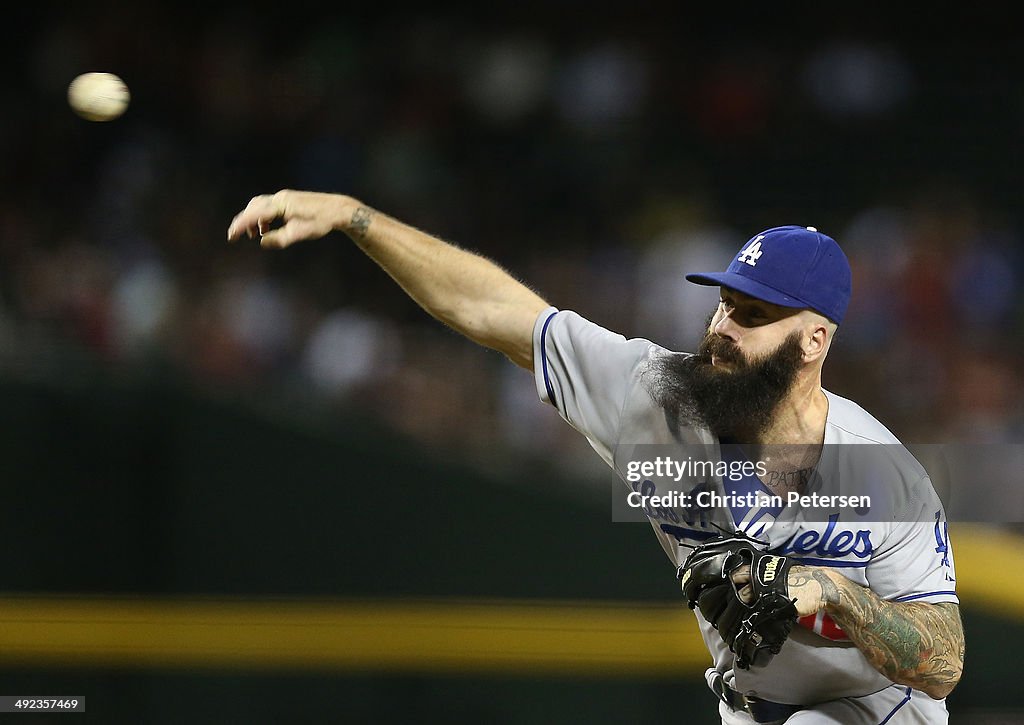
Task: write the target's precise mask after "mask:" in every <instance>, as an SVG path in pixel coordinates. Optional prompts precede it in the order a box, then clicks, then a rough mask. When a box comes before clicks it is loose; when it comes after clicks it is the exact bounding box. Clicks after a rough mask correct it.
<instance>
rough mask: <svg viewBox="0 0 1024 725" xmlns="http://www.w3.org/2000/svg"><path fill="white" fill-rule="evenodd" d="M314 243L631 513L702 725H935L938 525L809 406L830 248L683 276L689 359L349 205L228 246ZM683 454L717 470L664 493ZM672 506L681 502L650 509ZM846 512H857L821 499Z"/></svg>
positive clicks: (959, 644)
mask: <svg viewBox="0 0 1024 725" xmlns="http://www.w3.org/2000/svg"><path fill="white" fill-rule="evenodd" d="M331 231H342V232H344V233H345V234H347V235H348V236H349V237H350V238H351V239H352V240H353V241H354V242H355V243H356V244H357V245H358V246H359V248H360V249H362V250H363V251H364V252H365V253H366V254H367V255H368V256H370V257H371V258H372V259H373V260H374V261H375V262H376V263H377V264H379V265H380V266H381V267H382V268H383V269H384V270H385V271H386V272H387V273H388V274H389V275H390V276H391V277H392V278H393V279H394V280H395V281H396V282H397V283H398V284H399V285H400V286H401V287H402V288H403V289H404V290H405V291H406V292H407V293H408V294H409V295H410V296H411V297H412V298H413V299H414V300H415V301H416V302H417V303H418V304H419V305H421V306H422V307H423V308H424V309H425V310H426V311H427V312H429V313H430V314H431V315H433V316H434V317H435V318H437V319H438V320H440V321H442V322H443V323H445V324H447V325H449V326H451V327H452V328H454V329H455V330H457V331H458V332H460V333H462V334H463V335H465V336H466V337H468V338H469V339H471V340H473V341H475V342H477V343H479V344H481V345H485V346H487V347H489V348H492V349H494V350H498V351H499V352H501V353H503V354H505V355H506V356H507V357H508V358H509V359H510V360H511V361H512V362H514V363H515V364H517V365H519V366H521V367H523V368H525V369H527V370H532V371H533V373H534V376H535V381H536V386H537V391H538V394H539V396H540V398H541V400H542V401H544V402H547V403H549V404H550V405H552V406H554V407H555V408H556V409H557V410H558V412H559V414H560V415H561V416H562V417H563V418H564V419H565V420H566V421H567V422H568V423H569V424H570V425H572V426H573V427H574V428H576V429H577V430H578V431H579V432H580V433H582V434H583V435H584V436H586V438H587V439H588V440H589V441H590V443H591V445H592V446H593V448H594V449H595V450H596V452H597V453H598V454H599V455H600V456H601V457H602V458H603V459H604V461H605V462H606V463H607V464H608V465H609V466H610V467H611V468H613V469H614V470H615V471H616V472H617V473H618V475H619V476H620V477H621V478H622V480H623V482H624V483H625V485H626V492H627V494H628V495H629V497H630V499H640V500H641V501H640V503H641V504H642V506H643V512H644V513H645V514H646V516H647V518H648V520H649V521H650V523H651V525H652V527H653V530H654V532H655V534H656V536H657V538H658V540H659V542H660V543H661V545H662V547H663V549H664V550H665V552H666V553H667V554H668V557H669V559H670V561H671V562H672V564H673V566H674V567H675V568H676V571H677V573H678V576H679V577H680V579H681V580H682V587H683V591H684V594H685V595H686V598H687V601H688V604H689V605H690V606H691V607H692V608H693V609H694V611H695V615H696V618H697V621H698V623H699V626H700V628H701V632H702V635H703V638H704V641H705V644H706V645H707V647H708V650H709V653H710V655H711V659H712V666H711V667H710V668H709V669H708V671H707V673H706V678H707V681H708V685H709V687H710V689H711V690H712V691H713V692H714V693H715V695H717V697H718V708H719V713H720V715H721V719H722V722H723V723H726V724H728V725H732V724H733V723H751V722H759V723H781V722H787V723H797V724H802V725H810V724H812V723H844V724H854V725H869V724H872V725H881V723H922V724H923V723H929V724H934V723H944V722H947V720H948V716H947V711H946V706H945V700H944V698H945V697H946V695H948V694H949V692H950V691H951V690H952V689H953V688H954V687H955V686H956V684H957V682H958V681H959V678H960V675H961V672H962V669H963V658H964V635H963V629H962V625H961V621H960V615H959V608H958V599H957V595H956V590H955V570H954V565H953V554H952V550H951V548H950V545H949V537H948V532H947V529H946V521H945V514H944V511H943V507H942V504H941V502H940V500H939V498H938V496H937V495H936V494H935V490H934V488H933V487H932V485H931V482H930V481H929V479H928V476H927V474H926V472H925V471H924V469H923V468H922V467H921V466H920V464H919V463H918V462H917V461H916V460H915V459H914V458H913V457H912V456H911V455H910V454H909V453H907V452H906V449H904V448H903V447H902V446H901V445H900V443H899V441H898V440H897V438H896V437H895V436H894V435H893V434H892V433H891V432H890V431H889V430H887V429H886V428H885V427H884V426H883V425H882V424H881V423H879V422H878V421H877V420H876V419H875V418H873V417H872V416H871V415H870V414H868V413H867V412H866V411H865V410H863V409H862V408H860V407H859V406H858V405H856V404H855V403H853V402H851V401H849V400H846V399H844V398H841V397H839V396H837V395H835V394H833V393H831V392H828V391H826V390H823V389H822V387H821V371H822V364H823V362H824V360H825V358H826V355H827V353H828V350H829V346H830V345H831V343H832V340H833V337H834V336H835V334H836V330H837V328H838V325H839V324H840V323H841V322H842V320H843V316H844V314H845V311H846V307H847V303H848V301H849V297H850V293H851V275H850V267H849V264H848V262H847V259H846V257H845V255H844V254H843V252H842V251H841V250H840V248H839V246H838V245H837V244H836V242H835V241H834V240H833V239H832V238H830V237H829V236H827V235H825V234H823V233H821V232H818V231H817V230H816V229H814V228H813V227H800V226H786V227H777V228H773V229H768V230H765V231H763V232H761V233H760V234H757V235H755V236H754V237H753V238H752V239H750V240H749V241H748V242H746V243H745V244H744V245H742V247H741V248H740V249H739V251H738V253H737V254H736V256H735V257H734V258H733V259H732V261H731V263H730V264H729V265H728V268H727V269H726V271H725V272H711V273H700V274H690V275H687V279H689V280H690V281H691V282H695V283H697V284H704V285H715V286H718V287H719V288H720V292H721V295H720V297H721V299H720V303H719V304H718V307H717V309H715V310H714V311H713V314H712V315H711V317H710V319H709V322H708V328H707V334H706V336H705V338H704V340H703V341H702V342H701V344H700V345H699V347H698V350H697V351H696V353H693V354H690V353H675V352H670V351H668V350H666V349H664V348H662V347H660V346H658V345H656V344H654V343H652V342H650V341H648V340H643V339H627V338H625V337H623V336H621V335H619V334H616V333H613V332H610V331H608V330H606V329H604V328H602V327H600V326H598V325H596V324H594V323H593V322H590V321H588V320H587V319H585V318H583V317H582V316H580V315H579V314H577V313H575V312H573V311H569V310H559V309H557V308H555V307H553V306H551V305H550V304H549V303H548V302H547V301H545V300H544V299H542V298H541V297H540V296H538V294H537V293H535V292H534V291H533V290H531V289H530V288H529V287H527V286H526V285H524V284H522V283H520V282H519V281H517V280H516V279H514V278H513V277H512V276H511V275H510V274H508V273H507V272H505V271H504V270H503V269H502V268H501V267H499V266H498V265H497V264H495V263H494V262H492V261H490V260H488V259H486V258H484V257H482V256H480V255H477V254H475V253H473V252H470V251H467V250H465V249H461V248H459V247H457V246H455V245H453V244H450V243H447V242H444V241H442V240H440V239H438V238H436V237H433V236H431V235H429V234H426V233H424V232H422V231H419V230H417V229H415V228H413V227H411V226H409V225H406V224H404V223H402V222H400V221H398V220H395V219H393V218H391V217H388V216H386V215H385V214H382V213H380V212H378V211H376V210H374V209H372V208H370V207H368V206H366V205H365V204H362V203H361V202H360V201H358V200H356V199H353V198H351V197H348V196H342V195H333V194H322V193H315V192H303V191H280V192H278V193H276V194H273V195H262V196H257V197H254V198H253V199H252V200H251V201H250V202H249V204H248V205H247V206H246V207H245V209H244V210H243V211H242V212H240V213H239V214H238V215H237V216H235V218H234V219H233V220H232V222H231V225H230V226H229V228H228V239H229V240H230V241H234V240H237V239H239V238H241V237H242V236H243V235H247V236H249V237H250V238H253V237H259V239H260V243H261V245H262V246H263V247H267V248H283V247H287V246H289V245H291V244H294V243H296V242H299V241H302V240H305V239H313V238H318V237H322V236H324V235H326V234H328V233H329V232H331ZM687 447H689V448H687ZM685 450H689V451H695V450H701V451H704V452H712V453H714V455H715V456H717V458H718V461H717V464H718V465H722V466H725V468H724V469H718V470H716V471H715V472H714V473H713V474H712V475H708V473H707V469H706V468H705V469H702V470H701V471H698V472H696V473H693V472H692V471H684V470H683V468H682V467H681V466H680V460H683V459H687V460H683V463H690V462H692V461H690V460H688V459H691V458H693V456H691V455H684V454H683V451H685ZM667 452H674V453H675V455H676V457H677V459H678V460H676V462H675V464H672V463H671V462H670V461H669V460H668V459H669V456H668V455H667ZM648 454H650V455H648ZM653 454H657V455H653ZM867 454H872V455H867ZM645 456H646V460H644V457H645ZM712 463H715V462H714V461H712ZM673 465H675V468H673V467H672V466H673ZM865 470H866V473H865ZM674 472H680V473H678V475H673V473H674ZM851 482H852V484H851ZM851 485H852V488H851ZM673 486H674V487H675V488H676V489H677V490H676V491H674V493H676V494H677V495H678V496H689V497H690V498H691V501H689V502H683V503H679V504H678V505H676V504H674V503H669V504H667V505H665V504H659V503H658V501H657V500H656V499H655V498H654V497H655V496H657V495H658V494H666V493H672V491H671V490H670V489H671V488H672V487H673ZM856 493H870V494H871V495H872V498H873V500H872V502H871V503H870V504H864V503H863V502H862V501H861V498H862V497H858V496H854V495H850V496H848V497H847V498H848V499H849V500H851V501H854V502H856V505H844V504H843V501H844V500H846V499H844V498H843V497H842V496H840V495H838V494H856ZM791 495H792V496H796V497H797V498H798V499H799V497H804V498H803V499H800V503H799V504H798V505H790V503H791V502H790V496H791ZM810 496H815V497H820V499H819V498H815V499H814V501H813V502H812V503H810V504H807V503H805V502H806V501H807V500H809V499H808V498H807V497H810ZM645 497H646V498H645ZM694 499H696V500H697V501H696V504H694V501H693V500H694ZM820 502H823V503H820ZM865 505H866V506H867V508H865ZM866 511H867V512H868V513H866ZM710 698H711V695H709V701H710V702H713V700H711V699H710Z"/></svg>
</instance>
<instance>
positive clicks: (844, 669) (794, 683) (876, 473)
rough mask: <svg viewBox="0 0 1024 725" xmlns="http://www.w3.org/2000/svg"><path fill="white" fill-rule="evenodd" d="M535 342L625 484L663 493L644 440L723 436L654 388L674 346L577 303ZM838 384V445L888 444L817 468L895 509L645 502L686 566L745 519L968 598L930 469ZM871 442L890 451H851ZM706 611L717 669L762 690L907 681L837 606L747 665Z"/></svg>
mask: <svg viewBox="0 0 1024 725" xmlns="http://www.w3.org/2000/svg"><path fill="white" fill-rule="evenodd" d="M533 342H534V371H535V380H536V386H537V392H538V394H539V396H540V398H541V399H542V400H543V401H545V402H547V403H550V404H551V405H553V406H554V407H555V408H556V409H557V410H558V412H559V413H560V414H561V416H562V417H563V418H564V419H565V420H566V421H567V422H568V423H569V424H570V425H572V426H573V427H574V428H575V429H576V430H578V431H579V432H580V433H582V434H583V435H584V436H586V438H587V440H589V442H590V444H591V445H592V446H593V448H594V449H595V450H596V451H597V453H598V455H600V456H601V458H603V459H604V461H605V462H606V463H607V464H608V465H609V466H610V467H611V468H612V469H614V470H615V472H616V473H617V474H618V476H619V478H621V479H622V481H623V482H624V483H625V484H626V492H625V493H629V492H638V491H641V488H640V487H641V486H647V487H648V489H646V492H648V493H649V492H651V491H655V488H654V487H655V486H656V485H658V484H657V483H656V482H652V480H650V479H645V480H644V481H642V482H639V481H637V480H636V479H637V477H636V476H630V475H628V474H629V473H630V472H632V471H633V469H631V468H630V463H631V462H632V461H635V460H636V458H637V456H638V455H641V454H642V452H643V451H651V450H669V449H670V448H671V447H673V446H674V447H676V449H678V447H679V446H680V445H681V444H684V445H685V444H693V445H697V446H703V447H705V448H708V447H710V448H714V447H715V446H718V445H719V442H718V441H717V439H716V438H715V437H714V436H713V435H712V434H711V432H710V431H708V430H707V429H703V428H697V427H693V426H689V427H688V426H685V425H684V426H678V425H673V424H672V422H670V421H669V419H668V418H667V416H666V415H665V411H664V410H663V409H662V408H661V407H660V406H659V405H658V404H657V403H655V402H654V400H653V399H652V397H651V395H650V392H649V390H648V388H647V387H646V386H645V373H646V372H647V371H648V368H649V364H650V362H651V361H652V360H654V359H655V358H657V357H658V356H661V355H665V354H670V353H669V351H667V350H666V349H665V348H663V347H660V346H659V345H656V344H654V343H652V342H650V341H649V340H644V339H626V338H625V337H623V336H621V335H618V334H615V333H613V332H610V331H608V330H606V329H604V328H602V327H600V326H599V325H596V324H594V323H592V322H590V321H588V320H586V319H584V318H583V317H581V316H580V315H578V314H576V313H575V312H571V311H568V310H562V311H559V310H557V309H555V308H553V307H551V308H548V309H547V310H545V311H544V312H542V313H541V315H540V316H539V317H538V319H537V322H536V325H535V329H534V340H533ZM825 395H826V396H827V398H828V414H827V419H826V424H825V448H824V450H826V451H827V450H845V449H849V450H858V451H865V450H871V451H878V454H877V455H876V456H874V458H873V459H872V463H871V464H870V465H869V466H868V468H872V469H873V471H872V474H871V475H868V476H864V475H863V474H862V473H861V474H859V475H860V477H859V478H857V476H858V471H855V470H853V469H855V468H858V467H861V468H862V467H864V464H863V460H864V459H863V457H859V456H850V455H836V456H833V458H832V460H826V456H825V455H823V456H822V460H821V462H820V464H819V465H818V466H817V470H818V472H819V473H820V474H821V483H822V486H823V488H822V491H828V490H829V486H830V485H831V484H830V482H832V481H840V480H841V481H847V482H848V481H850V480H854V479H856V480H859V481H864V486H865V487H866V488H864V489H863V490H867V491H870V492H871V493H873V494H874V496H875V501H876V503H875V505H874V508H873V510H874V511H876V512H878V511H881V512H884V515H875V516H871V517H868V518H870V519H871V520H866V519H865V517H864V515H863V511H859V510H858V509H856V508H855V507H852V506H851V507H841V508H836V509H834V510H832V509H827V510H825V511H824V513H822V514H821V515H809V514H808V513H807V512H805V511H802V510H801V509H800V507H798V506H797V507H794V506H787V507H785V509H784V510H778V509H777V508H776V509H775V510H771V507H770V506H765V507H764V510H761V509H760V508H759V507H758V506H749V507H747V508H746V509H742V510H737V509H735V508H732V507H730V506H728V505H725V504H722V505H719V506H718V507H717V508H716V507H714V506H712V507H711V509H710V510H709V511H708V512H707V513H708V515H707V516H706V517H705V516H701V517H698V518H693V517H689V518H688V517H686V516H685V515H684V516H682V517H681V516H679V515H676V514H675V513H674V512H673V511H671V510H664V509H661V510H659V509H657V508H653V509H645V513H646V514H647V518H648V520H649V522H650V524H651V526H652V527H653V529H654V532H655V535H656V536H657V538H658V540H659V542H660V543H661V545H662V548H663V549H664V550H665V553H666V554H667V555H668V558H669V560H670V561H671V563H672V565H673V566H674V567H678V565H679V564H681V563H682V561H683V560H684V559H685V557H686V554H687V553H688V551H689V550H690V549H689V548H688V546H692V545H694V544H696V543H699V542H701V541H703V540H706V539H707V538H710V537H711V536H713V535H715V534H717V533H719V530H718V529H717V528H716V524H717V525H718V526H728V527H731V528H734V529H735V528H739V529H743V530H745V531H747V533H749V534H751V535H753V536H755V537H757V538H759V539H761V540H764V541H766V542H768V544H769V546H770V548H771V550H772V551H775V552H780V553H785V554H787V555H789V556H792V557H795V558H796V559H798V560H799V561H801V562H802V563H805V564H810V565H816V566H827V567H832V568H835V569H837V570H838V571H839V572H841V573H842V574H843V575H845V576H846V577H848V578H849V579H851V580H853V581H855V582H857V583H858V584H861V585H864V586H868V587H870V588H871V590H872V591H873V592H874V593H875V594H877V595H878V596H880V597H882V598H883V599H887V600H891V601H901V602H909V601H917V602H933V603H937V602H958V601H959V600H958V599H957V595H956V589H955V572H954V566H953V554H952V550H951V549H950V546H949V537H948V531H947V528H946V520H945V513H944V510H943V507H942V504H941V502H940V500H939V498H938V496H937V495H936V493H935V490H934V487H933V486H932V485H931V482H930V480H929V479H928V476H927V473H926V471H925V470H924V469H923V468H922V466H921V465H920V464H919V463H918V462H917V461H916V460H915V459H914V458H913V456H912V455H910V453H909V452H907V451H906V449H905V448H904V447H903V446H902V445H900V442H899V440H898V439H897V438H896V437H895V436H894V435H893V434H892V433H891V432H890V431H889V430H887V429H886V428H885V426H883V425H882V424H881V423H880V422H879V421H877V420H876V419H875V418H874V417H872V416H871V415H870V414H868V413H867V412H866V411H865V410H864V409H862V408H861V407H860V406H858V405H856V404H855V403H853V402H851V401H849V400H847V399H845V398H842V397H840V396H837V395H834V394H832V393H830V392H828V391H826V392H825ZM861 444H873V445H876V446H877V448H873V449H864V448H857V449H852V448H849V446H851V445H858V446H859V445H861ZM651 446H663V447H665V448H661V449H658V448H651ZM631 479H632V480H631ZM722 479H723V477H721V476H719V477H718V478H717V479H716V482H715V485H716V486H717V487H718V490H719V491H724V490H725V489H724V486H725V485H726V482H724V481H723V480H722ZM847 492H849V490H847ZM862 492H863V491H862ZM880 499H881V500H882V503H879V500H880ZM697 619H698V622H699V624H700V628H701V633H702V635H703V638H704V642H705V644H706V645H707V647H708V650H709V652H710V653H711V656H712V659H713V661H714V667H715V669H717V670H719V671H720V672H722V673H728V678H729V679H730V680H731V681H732V684H733V685H734V687H736V688H737V689H739V690H741V691H743V692H746V693H748V694H756V695H757V696H759V697H761V698H763V699H767V700H772V701H775V702H782V703H788V704H798V705H806V704H811V703H822V702H826V701H831V700H835V699H837V698H850V697H864V696H868V695H870V694H871V693H880V692H881V691H882V690H887V688H890V687H892V686H893V683H892V682H891V681H890V680H888V679H887V678H885V677H884V676H883V675H882V674H880V673H879V672H878V671H877V670H876V669H875V668H874V667H872V666H871V665H870V664H869V663H868V661H867V659H866V658H865V657H864V655H863V654H862V653H861V652H860V650H858V649H857V648H856V646H854V645H853V644H852V643H851V642H849V640H848V639H847V638H846V636H845V634H844V633H843V632H842V630H841V629H840V628H839V627H837V626H836V625H835V623H834V622H831V620H830V619H829V618H828V617H827V616H825V615H823V614H819V615H817V616H816V617H815V616H812V617H807V618H804V619H802V620H801V621H800V626H797V627H794V630H793V633H792V635H791V637H790V639H789V640H788V641H787V642H786V644H785V646H784V647H783V648H782V651H781V652H780V653H779V654H778V655H776V657H775V658H774V659H773V660H772V662H771V663H770V664H769V665H768V666H767V667H762V668H751V669H750V670H735V672H733V669H734V668H733V655H732V653H731V652H729V649H728V647H727V646H726V645H725V643H724V642H723V641H722V640H721V638H720V637H719V635H718V632H717V631H716V630H714V629H713V628H712V627H711V626H710V625H709V624H708V623H707V622H705V621H704V620H703V619H702V618H701V617H700V614H699V611H698V612H697ZM914 695H915V697H916V698H917V699H918V700H921V699H924V700H927V701H928V702H929V703H936V701H934V700H931V699H930V698H928V696H927V695H924V694H923V693H917V692H916V691H915V692H914ZM907 699H908V700H909V699H910V698H909V697H908V698H907ZM938 705H940V706H941V705H942V703H941V702H940V703H938ZM929 707H934V705H931V706H929ZM909 709H910V708H907V710H909ZM944 713H945V710H944V706H943V707H941V714H942V715H943V716H944ZM934 716H935V715H934V714H933V715H932V717H934Z"/></svg>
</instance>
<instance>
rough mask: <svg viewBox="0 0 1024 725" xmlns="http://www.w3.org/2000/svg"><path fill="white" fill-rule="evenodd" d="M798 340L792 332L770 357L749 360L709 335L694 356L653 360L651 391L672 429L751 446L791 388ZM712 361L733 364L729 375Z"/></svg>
mask: <svg viewBox="0 0 1024 725" xmlns="http://www.w3.org/2000/svg"><path fill="white" fill-rule="evenodd" d="M800 338H801V335H800V333H799V332H793V333H791V334H790V335H789V336H788V337H786V339H785V340H783V341H782V342H781V343H779V346H778V347H777V348H775V350H773V351H772V352H770V353H768V354H767V355H764V356H762V357H760V358H757V359H755V360H747V359H746V358H745V357H744V356H743V354H742V353H741V352H740V351H739V349H737V348H736V346H735V345H734V344H733V342H732V341H731V340H729V339H727V338H724V337H720V336H718V335H715V334H713V333H709V334H707V335H706V336H705V337H704V340H703V341H702V342H701V344H700V346H699V347H698V348H697V352H696V353H695V354H693V355H689V354H684V353H679V354H674V355H666V356H664V357H662V358H658V359H657V360H655V361H654V362H653V363H652V367H651V371H650V372H651V379H650V383H649V390H650V392H651V395H652V396H653V397H654V399H655V401H656V402H657V403H658V404H659V405H660V406H661V407H662V408H664V410H665V413H666V415H667V416H668V420H669V421H670V422H671V423H674V424H675V425H677V426H678V425H694V426H698V427H705V428H707V429H708V430H710V431H711V432H712V433H714V434H715V435H716V436H718V437H719V438H728V439H732V440H735V441H736V442H740V443H754V442H756V439H757V438H758V436H759V435H760V434H761V433H763V432H764V431H766V430H767V429H768V426H769V425H770V424H771V422H772V417H773V415H774V413H775V410H776V408H778V405H779V403H780V402H781V401H782V399H783V398H785V397H786V395H787V394H788V393H789V391H790V390H792V388H793V383H794V382H795V381H796V376H797V373H798V372H799V371H800V367H801V365H802V359H803V351H802V349H801V346H800ZM712 355H714V356H715V357H716V358H718V359H719V360H723V361H727V362H729V363H731V366H730V367H729V369H722V368H716V367H714V366H713V365H712V364H711V356H712Z"/></svg>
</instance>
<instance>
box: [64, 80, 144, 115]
mask: <svg viewBox="0 0 1024 725" xmlns="http://www.w3.org/2000/svg"><path fill="white" fill-rule="evenodd" d="M130 100H131V94H130V93H129V92H128V86H126V85H125V82H124V81H123V80H121V79H120V78H119V77H117V76H116V75H114V74H113V73H83V74H82V75H80V76H78V77H77V78H75V79H74V80H73V81H71V85H70V86H68V103H70V104H71V108H72V109H73V110H74V112H75V113H77V114H78V115H79V116H81V117H82V118H84V119H86V120H87V121H113V120H114V119H115V118H117V117H118V116H120V115H121V114H122V113H124V112H125V109H126V108H128V101H130Z"/></svg>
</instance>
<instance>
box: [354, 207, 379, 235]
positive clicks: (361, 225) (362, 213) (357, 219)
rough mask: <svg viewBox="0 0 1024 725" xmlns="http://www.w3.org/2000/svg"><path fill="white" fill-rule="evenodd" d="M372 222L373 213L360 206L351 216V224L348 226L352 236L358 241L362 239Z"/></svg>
mask: <svg viewBox="0 0 1024 725" xmlns="http://www.w3.org/2000/svg"><path fill="white" fill-rule="evenodd" d="M372 221H373V212H372V211H371V210H369V209H367V208H366V207H365V206H361V207H359V208H358V209H356V210H355V212H354V213H353V214H352V223H351V224H350V225H349V226H350V229H351V231H352V234H353V235H354V236H355V237H357V238H358V239H363V238H364V237H365V236H366V232H367V231H368V230H369V228H370V222H372Z"/></svg>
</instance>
